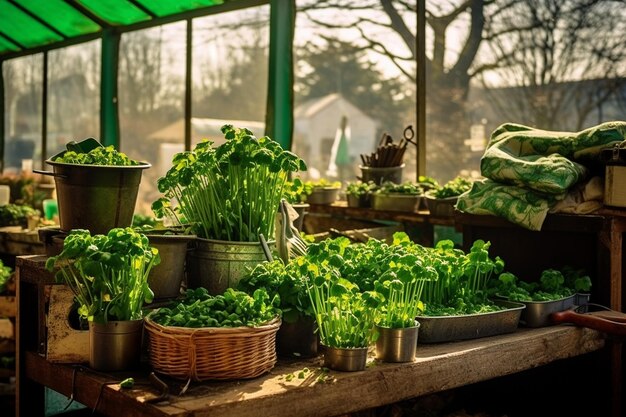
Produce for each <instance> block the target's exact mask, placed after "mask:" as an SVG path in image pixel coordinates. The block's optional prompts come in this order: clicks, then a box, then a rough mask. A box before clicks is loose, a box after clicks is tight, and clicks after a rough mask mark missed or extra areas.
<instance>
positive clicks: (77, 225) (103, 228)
mask: <svg viewBox="0 0 626 417" xmlns="http://www.w3.org/2000/svg"><path fill="white" fill-rule="evenodd" d="M46 163H47V164H50V165H52V167H53V172H50V171H36V172H38V173H39V174H43V175H51V176H53V177H54V182H55V184H56V190H57V200H58V209H59V223H60V227H61V230H62V231H64V232H69V231H70V230H72V229H87V230H89V231H90V232H91V233H92V234H106V233H108V231H109V230H111V229H113V228H115V227H129V226H130V225H131V224H132V221H133V213H134V211H135V203H136V201H137V193H138V191H139V183H140V182H141V174H142V172H143V170H144V169H146V168H150V167H151V166H152V165H151V164H149V163H142V164H141V165H134V166H112V165H81V164H66V163H62V162H55V161H52V160H50V159H48V160H47V161H46Z"/></svg>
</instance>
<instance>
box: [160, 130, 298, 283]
mask: <svg viewBox="0 0 626 417" xmlns="http://www.w3.org/2000/svg"><path fill="white" fill-rule="evenodd" d="M221 130H222V133H223V134H224V137H225V139H226V142H224V143H223V144H222V145H220V146H217V147H213V146H212V145H213V142H211V141H209V140H204V141H202V142H200V143H198V144H197V145H196V147H195V148H194V149H193V150H192V151H187V152H181V153H178V154H176V155H174V157H173V159H172V167H171V168H170V169H169V170H168V172H167V173H166V175H165V176H164V177H161V178H159V180H158V181H157V185H158V188H159V191H160V192H161V193H163V194H164V197H162V198H161V199H159V200H158V201H157V202H155V203H153V209H154V208H155V205H157V206H158V205H159V204H170V202H171V201H174V202H176V203H177V208H178V212H179V213H180V214H181V215H182V216H183V217H184V219H185V221H186V223H187V224H189V225H190V226H191V227H192V231H193V232H194V233H195V234H196V235H197V236H198V239H196V242H195V244H196V248H195V249H194V250H193V251H192V252H191V253H190V254H189V257H188V284H189V286H190V287H201V286H202V287H206V288H208V290H209V292H210V293H211V294H215V295H217V294H221V293H223V292H224V290H225V289H226V288H228V287H234V286H236V283H237V281H238V280H239V279H240V278H241V276H242V275H243V273H244V272H245V270H246V268H247V267H253V266H254V265H256V264H258V263H260V262H262V261H263V260H264V259H265V255H264V253H263V249H262V247H261V244H260V242H259V236H260V235H263V236H264V237H265V238H266V239H267V240H268V242H270V244H272V242H273V238H274V230H275V225H274V221H275V217H276V213H277V211H278V207H279V202H280V199H281V198H282V197H283V194H284V187H285V184H286V182H287V180H288V177H289V175H290V174H291V173H294V172H298V171H304V170H306V164H305V163H304V161H303V160H302V159H300V158H299V157H297V156H296V155H295V154H293V153H291V152H289V151H286V150H284V149H282V148H281V146H280V144H278V142H276V141H274V140H272V139H270V138H269V137H267V136H264V137H261V138H256V137H255V136H254V135H253V134H252V132H251V131H250V130H248V129H246V128H238V127H234V126H232V125H224V126H222V129H221Z"/></svg>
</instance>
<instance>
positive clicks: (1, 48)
mask: <svg viewBox="0 0 626 417" xmlns="http://www.w3.org/2000/svg"><path fill="white" fill-rule="evenodd" d="M226 1H228V2H233V1H237V0H226ZM223 3H224V0H159V1H155V0H135V1H129V0H106V1H104V0H81V1H77V2H67V1H65V0H13V1H11V2H9V1H6V0H0V16H1V17H0V59H3V58H7V57H8V58H10V57H11V55H12V54H15V53H20V52H27V51H28V50H30V49H34V48H41V47H54V46H55V44H60V43H62V42H71V41H73V40H74V39H76V40H80V39H81V38H84V37H85V36H98V34H100V33H102V32H103V31H105V30H106V29H110V28H114V27H115V28H118V27H124V26H128V25H133V24H137V23H142V22H150V21H154V20H155V19H160V18H167V17H170V16H175V15H180V16H181V18H183V17H184V13H188V12H195V11H200V10H201V9H204V8H209V7H212V6H216V5H220V4H223Z"/></svg>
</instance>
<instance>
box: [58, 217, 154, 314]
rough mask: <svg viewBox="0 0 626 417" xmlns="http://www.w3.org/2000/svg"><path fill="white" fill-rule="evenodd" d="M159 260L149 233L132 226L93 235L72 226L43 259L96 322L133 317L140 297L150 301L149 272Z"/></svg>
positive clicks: (139, 307) (139, 309)
mask: <svg viewBox="0 0 626 417" xmlns="http://www.w3.org/2000/svg"><path fill="white" fill-rule="evenodd" d="M160 261H161V258H160V256H159V252H158V250H157V249H156V248H152V247H150V244H149V241H148V238H147V237H146V236H145V235H143V234H140V233H138V232H136V231H135V230H133V229H132V228H130V227H126V228H115V229H111V230H110V231H109V232H108V233H107V234H106V235H94V236H92V235H91V234H90V232H89V231H88V230H82V229H76V230H72V231H71V232H70V233H69V234H68V236H67V237H66V238H65V240H64V242H63V250H62V252H61V253H60V254H59V255H57V256H52V257H50V258H48V260H47V261H46V268H47V269H48V270H49V271H50V272H53V271H54V270H55V269H58V271H57V272H56V279H57V281H58V282H62V283H65V284H67V285H68V286H69V287H70V289H71V290H72V292H73V293H74V296H75V297H76V300H77V301H78V303H79V305H80V306H79V309H78V313H79V315H80V316H81V317H84V318H87V319H88V320H89V321H93V322H95V323H106V322H107V321H109V320H137V319H141V318H142V317H143V312H142V307H143V303H144V302H146V303H149V302H151V301H152V298H153V297H154V294H153V292H152V290H151V289H150V287H149V286H148V274H149V273H150V270H151V269H152V267H153V266H155V265H158V264H159V262H160Z"/></svg>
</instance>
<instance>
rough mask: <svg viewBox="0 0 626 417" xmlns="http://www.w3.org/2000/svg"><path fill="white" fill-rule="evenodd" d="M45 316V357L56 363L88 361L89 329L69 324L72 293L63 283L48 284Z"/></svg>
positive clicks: (72, 301)
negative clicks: (76, 327) (81, 328)
mask: <svg viewBox="0 0 626 417" xmlns="http://www.w3.org/2000/svg"><path fill="white" fill-rule="evenodd" d="M48 287H49V288H48V289H47V291H46V292H47V293H48V312H47V317H46V332H47V338H46V358H47V359H48V360H49V361H50V362H57V363H63V362H67V363H82V362H88V361H89V331H88V330H77V329H74V328H72V326H71V325H70V320H69V317H70V314H71V312H72V306H73V304H74V294H73V293H72V291H71V290H70V289H69V288H68V287H67V286H65V285H50V286H48Z"/></svg>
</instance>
